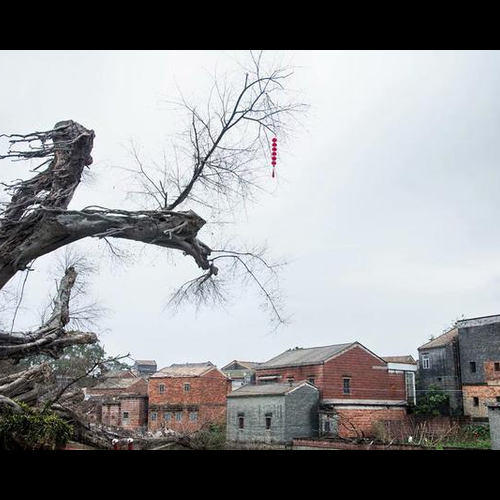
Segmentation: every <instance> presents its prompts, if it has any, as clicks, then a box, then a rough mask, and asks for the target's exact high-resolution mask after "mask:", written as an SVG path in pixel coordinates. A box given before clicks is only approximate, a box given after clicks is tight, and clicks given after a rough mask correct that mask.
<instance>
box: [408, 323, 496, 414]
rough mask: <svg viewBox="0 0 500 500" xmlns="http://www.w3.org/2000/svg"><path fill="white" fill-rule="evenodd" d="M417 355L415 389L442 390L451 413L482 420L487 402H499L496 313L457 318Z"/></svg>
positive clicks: (421, 348) (485, 412) (486, 410)
mask: <svg viewBox="0 0 500 500" xmlns="http://www.w3.org/2000/svg"><path fill="white" fill-rule="evenodd" d="M419 355H420V362H419V372H418V388H419V390H420V391H422V392H425V391H427V390H429V388H430V386H431V385H434V386H437V387H438V388H439V389H441V390H442V391H444V392H445V393H446V394H447V395H448V396H449V398H450V410H451V413H452V414H462V413H463V414H465V415H466V416H468V417H471V418H472V419H474V420H486V419H487V417H488V409H487V405H488V404H492V403H497V402H500V315H495V316H485V317H481V318H471V319H464V320H461V321H457V323H456V325H455V327H454V328H453V329H452V330H450V331H448V332H446V333H445V334H444V335H441V336H440V337H438V338H436V339H434V340H432V341H431V342H429V343H427V344H425V345H423V346H422V347H420V348H419Z"/></svg>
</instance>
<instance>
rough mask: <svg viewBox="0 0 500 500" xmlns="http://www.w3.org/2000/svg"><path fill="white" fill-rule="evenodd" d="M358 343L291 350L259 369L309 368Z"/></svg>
mask: <svg viewBox="0 0 500 500" xmlns="http://www.w3.org/2000/svg"><path fill="white" fill-rule="evenodd" d="M355 344H356V342H351V343H350V344H338V345H330V346H325V347H311V348H308V349H300V348H295V349H290V350H289V351H286V352H284V353H283V354H280V355H279V356H277V357H275V358H273V359H271V360H270V361H267V362H266V363H263V364H262V365H260V366H259V369H268V368H282V367H292V366H307V365H316V364H320V363H323V362H325V361H327V360H328V359H330V358H331V357H333V356H335V355H336V354H339V353H340V352H342V351H344V350H346V349H348V348H349V347H351V346H353V345H355Z"/></svg>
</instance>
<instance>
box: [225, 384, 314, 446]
mask: <svg viewBox="0 0 500 500" xmlns="http://www.w3.org/2000/svg"><path fill="white" fill-rule="evenodd" d="M318 407H319V390H318V389H317V388H316V387H314V386H313V385H312V384H310V383H308V382H297V383H295V384H272V385H248V386H245V387H242V388H240V389H238V390H236V391H234V392H232V393H231V394H229V395H228V397H227V439H228V441H230V442H240V443H266V444H287V443H291V442H292V440H293V439H294V438H302V437H304V438H306V437H307V438H312V437H317V436H318Z"/></svg>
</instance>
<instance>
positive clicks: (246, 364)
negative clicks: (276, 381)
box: [221, 359, 262, 371]
mask: <svg viewBox="0 0 500 500" xmlns="http://www.w3.org/2000/svg"><path fill="white" fill-rule="evenodd" d="M236 364H238V365H240V366H242V367H243V368H246V369H248V370H255V368H258V367H259V366H260V365H262V363H257V362H255V361H240V360H238V359H235V360H233V361H231V363H228V364H227V365H226V366H224V368H221V370H222V371H224V370H229V369H230V367H231V366H233V365H236Z"/></svg>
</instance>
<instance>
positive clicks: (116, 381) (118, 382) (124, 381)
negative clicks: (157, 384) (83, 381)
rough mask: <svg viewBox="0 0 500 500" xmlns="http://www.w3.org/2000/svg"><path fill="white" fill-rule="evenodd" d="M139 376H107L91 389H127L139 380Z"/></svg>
mask: <svg viewBox="0 0 500 500" xmlns="http://www.w3.org/2000/svg"><path fill="white" fill-rule="evenodd" d="M140 380H142V379H140V378H135V377H134V378H107V379H105V380H104V381H103V382H101V383H100V384H97V385H96V386H95V387H92V388H91V390H92V391H99V390H102V389H128V388H129V387H132V386H133V385H134V384H137V382H139V381H140Z"/></svg>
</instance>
